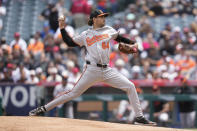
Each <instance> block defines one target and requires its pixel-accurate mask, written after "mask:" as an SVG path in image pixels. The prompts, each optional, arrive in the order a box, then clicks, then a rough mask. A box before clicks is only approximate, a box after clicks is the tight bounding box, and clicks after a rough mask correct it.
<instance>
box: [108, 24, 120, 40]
mask: <svg viewBox="0 0 197 131" xmlns="http://www.w3.org/2000/svg"><path fill="white" fill-rule="evenodd" d="M108 30H109V32H108V33H109V35H110V36H111V39H116V38H117V36H118V31H116V30H115V29H114V28H112V27H110V26H108Z"/></svg>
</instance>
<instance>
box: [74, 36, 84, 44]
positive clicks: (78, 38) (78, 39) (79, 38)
mask: <svg viewBox="0 0 197 131" xmlns="http://www.w3.org/2000/svg"><path fill="white" fill-rule="evenodd" d="M84 37H85V36H84V33H81V34H79V35H77V36H74V37H73V41H74V42H75V43H77V44H78V45H79V46H83V45H84Z"/></svg>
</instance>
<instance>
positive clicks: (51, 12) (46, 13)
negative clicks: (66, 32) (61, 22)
mask: <svg viewBox="0 0 197 131" xmlns="http://www.w3.org/2000/svg"><path fill="white" fill-rule="evenodd" d="M39 18H40V20H46V21H48V22H49V25H50V28H51V29H52V30H53V31H54V32H55V31H56V30H57V28H58V21H57V19H58V11H57V8H56V7H55V5H54V4H48V5H47V8H46V9H44V10H43V11H42V13H41V15H40V16H39Z"/></svg>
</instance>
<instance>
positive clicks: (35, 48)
mask: <svg viewBox="0 0 197 131" xmlns="http://www.w3.org/2000/svg"><path fill="white" fill-rule="evenodd" d="M28 51H29V52H30V53H32V54H33V55H34V56H38V55H40V54H41V53H43V51H44V44H43V42H42V41H41V40H40V34H39V32H36V33H35V35H34V39H33V40H32V41H31V42H30V43H29V45H28Z"/></svg>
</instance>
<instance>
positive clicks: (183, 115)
mask: <svg viewBox="0 0 197 131" xmlns="http://www.w3.org/2000/svg"><path fill="white" fill-rule="evenodd" d="M180 82H181V84H182V86H181V87H177V88H176V89H175V91H174V92H175V93H176V94H194V93H195V90H194V88H192V87H190V86H188V83H187V78H184V77H182V78H180ZM194 105H195V102H194V101H180V102H178V106H179V110H180V120H181V127H182V128H194V123H195V116H196V112H195V109H194Z"/></svg>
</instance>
